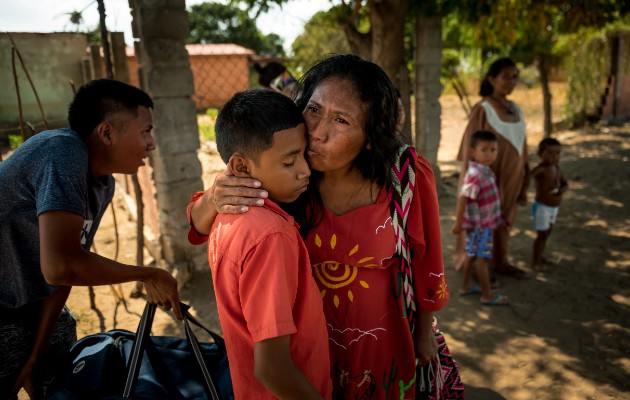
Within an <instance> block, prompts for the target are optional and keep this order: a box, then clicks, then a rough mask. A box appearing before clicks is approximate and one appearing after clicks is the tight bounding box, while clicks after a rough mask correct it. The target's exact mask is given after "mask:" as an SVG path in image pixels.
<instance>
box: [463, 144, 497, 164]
mask: <svg viewBox="0 0 630 400" xmlns="http://www.w3.org/2000/svg"><path fill="white" fill-rule="evenodd" d="M498 152H499V144H498V143H497V142H496V141H489V140H480V141H478V142H477V144H476V145H475V147H471V149H470V155H471V156H472V158H473V159H474V160H475V161H477V162H478V163H480V164H483V165H490V164H492V163H493V162H494V160H496V159H497V154H498Z"/></svg>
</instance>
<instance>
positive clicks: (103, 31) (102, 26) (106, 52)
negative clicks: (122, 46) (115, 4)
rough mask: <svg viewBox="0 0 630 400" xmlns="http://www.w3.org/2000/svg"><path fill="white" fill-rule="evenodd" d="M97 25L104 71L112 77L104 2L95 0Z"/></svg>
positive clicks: (112, 68)
mask: <svg viewBox="0 0 630 400" xmlns="http://www.w3.org/2000/svg"><path fill="white" fill-rule="evenodd" d="M97 3H98V16H99V27H100V30H101V41H102V42H103V56H104V57H105V71H106V76H107V78H109V79H114V66H113V65H112V57H111V53H110V51H109V36H108V35H107V25H105V2H104V0H97Z"/></svg>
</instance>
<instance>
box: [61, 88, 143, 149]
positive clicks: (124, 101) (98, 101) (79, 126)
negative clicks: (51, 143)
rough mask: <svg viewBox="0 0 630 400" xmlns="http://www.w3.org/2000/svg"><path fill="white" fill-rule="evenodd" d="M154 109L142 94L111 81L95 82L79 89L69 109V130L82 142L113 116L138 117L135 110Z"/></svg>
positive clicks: (139, 91) (137, 90)
mask: <svg viewBox="0 0 630 400" xmlns="http://www.w3.org/2000/svg"><path fill="white" fill-rule="evenodd" d="M139 106H144V107H147V108H153V100H151V97H149V95H148V94H146V93H145V92H144V91H142V90H140V89H138V88H137V87H135V86H131V85H129V84H127V83H124V82H121V81H117V80H114V79H95V80H93V81H90V82H88V83H86V84H85V85H83V86H81V87H80V88H79V91H78V92H77V94H76V95H75V96H74V99H73V100H72V102H71V103H70V106H69V107H68V123H69V124H70V129H72V130H73V131H75V132H76V133H78V134H79V136H81V138H82V139H83V140H85V139H86V138H87V137H88V136H89V135H90V134H91V133H92V132H93V131H94V128H96V126H97V125H98V124H100V123H101V122H103V121H104V120H105V118H106V117H107V116H108V115H110V114H113V113H117V112H128V113H131V114H134V115H136V116H137V115H138V107H139Z"/></svg>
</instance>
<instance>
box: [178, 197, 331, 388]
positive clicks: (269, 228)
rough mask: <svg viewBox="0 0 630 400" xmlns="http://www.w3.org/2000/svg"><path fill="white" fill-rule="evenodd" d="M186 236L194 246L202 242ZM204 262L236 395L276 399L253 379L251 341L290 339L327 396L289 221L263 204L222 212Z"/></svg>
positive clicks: (319, 309)
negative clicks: (278, 338) (231, 212)
mask: <svg viewBox="0 0 630 400" xmlns="http://www.w3.org/2000/svg"><path fill="white" fill-rule="evenodd" d="M197 198H198V197H197ZM195 200H196V197H193V200H192V202H194V201H195ZM189 209H190V207H189ZM191 230H192V229H191ZM191 235H192V236H193V237H192V238H191V242H193V240H192V239H194V238H196V239H198V240H195V242H199V241H203V238H204V236H203V235H200V234H198V233H193V234H191ZM189 237H190V236H189ZM208 261H209V263H210V268H211V270H212V278H213V282H214V290H215V294H216V298H217V307H218V310H219V320H220V322H221V327H222V328H223V336H224V337H225V343H226V347H227V352H228V358H229V360H230V372H231V375H232V383H233V385H234V394H235V396H236V398H237V399H274V398H275V397H274V396H273V395H272V394H271V392H269V391H268V390H267V389H266V388H265V387H264V386H263V385H261V384H260V383H259V382H258V381H257V380H256V378H255V377H254V343H256V342H260V341H262V340H265V339H269V338H274V337H279V336H285V335H291V358H292V360H293V363H294V364H295V365H296V366H297V367H298V368H299V369H300V371H302V373H303V374H304V376H305V377H306V379H307V380H308V381H309V382H310V383H311V385H312V386H313V387H314V388H315V389H316V390H317V391H318V392H319V393H320V394H321V395H322V396H323V397H324V398H326V399H330V398H331V393H332V382H331V380H330V359H329V353H328V334H327V329H326V321H325V319H324V313H323V306H322V300H321V297H320V294H319V290H318V289H317V285H316V284H315V281H314V279H313V276H312V274H311V264H310V261H309V257H308V253H307V250H306V246H305V245H304V242H303V241H302V239H301V238H300V235H299V233H298V229H297V224H296V223H295V222H294V220H293V218H292V217H291V216H289V215H288V214H287V213H286V212H284V211H283V210H282V209H281V208H280V207H279V206H278V205H276V204H275V203H273V202H271V201H269V200H267V199H266V200H265V204H264V206H263V207H252V208H251V209H250V210H249V211H248V212H247V213H245V214H220V215H219V216H218V217H217V219H216V220H215V222H214V224H213V226H212V230H211V232H210V236H209V239H208Z"/></svg>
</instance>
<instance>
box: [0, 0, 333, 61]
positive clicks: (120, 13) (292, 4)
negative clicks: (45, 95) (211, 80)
mask: <svg viewBox="0 0 630 400" xmlns="http://www.w3.org/2000/svg"><path fill="white" fill-rule="evenodd" d="M219 1H220V2H225V1H221V0H219ZM202 2H203V1H202V0H186V8H188V7H190V6H191V5H193V4H198V3H202ZM330 7H331V1H330V0H289V1H288V2H287V3H286V4H284V6H283V7H282V9H280V8H279V7H274V8H273V9H271V10H270V11H269V12H268V13H265V14H262V15H261V16H260V17H259V18H258V21H257V26H258V29H260V31H261V32H262V33H264V34H269V33H276V34H278V35H279V36H280V37H282V38H284V47H285V49H286V50H288V49H289V48H290V46H291V43H293V40H294V39H295V38H296V37H297V36H298V35H300V34H301V33H302V31H303V27H304V24H305V23H306V22H307V21H308V20H309V19H310V18H311V16H312V15H313V14H315V13H316V12H318V11H320V10H326V9H329V8H330ZM84 9H85V11H83V20H84V23H83V26H82V30H86V29H87V28H93V27H96V26H97V24H98V10H97V5H96V1H95V0H0V31H5V32H6V31H8V32H64V31H74V30H76V28H75V26H74V25H72V24H71V23H70V22H69V20H70V16H69V13H71V12H73V11H82V10H84ZM105 12H106V15H107V17H106V18H107V19H106V24H107V28H108V29H109V30H110V31H123V32H125V42H126V43H127V44H128V45H130V44H131V43H132V41H133V37H132V35H131V15H130V14H129V0H105Z"/></svg>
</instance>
